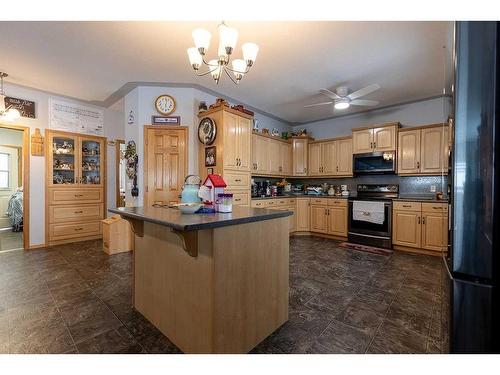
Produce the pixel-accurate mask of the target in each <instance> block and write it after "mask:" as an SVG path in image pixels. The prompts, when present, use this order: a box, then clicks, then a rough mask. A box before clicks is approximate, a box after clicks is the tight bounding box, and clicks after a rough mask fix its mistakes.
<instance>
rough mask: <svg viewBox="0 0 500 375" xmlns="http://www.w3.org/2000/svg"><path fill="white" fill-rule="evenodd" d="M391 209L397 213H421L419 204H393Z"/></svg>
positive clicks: (420, 204)
mask: <svg viewBox="0 0 500 375" xmlns="http://www.w3.org/2000/svg"><path fill="white" fill-rule="evenodd" d="M392 207H393V209H395V210H398V211H421V210H422V203H421V202H397V201H396V202H393V205H392Z"/></svg>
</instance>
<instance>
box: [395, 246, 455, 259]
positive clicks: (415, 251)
mask: <svg viewBox="0 0 500 375" xmlns="http://www.w3.org/2000/svg"><path fill="white" fill-rule="evenodd" d="M392 248H393V249H394V250H398V251H403V252H405V253H412V254H423V255H431V256H435V257H441V256H442V255H443V253H445V251H438V250H426V249H419V248H416V247H406V246H400V245H392Z"/></svg>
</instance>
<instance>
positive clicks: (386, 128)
mask: <svg viewBox="0 0 500 375" xmlns="http://www.w3.org/2000/svg"><path fill="white" fill-rule="evenodd" d="M398 128H399V123H389V124H385V125H379V126H375V127H370V128H360V129H353V131H352V141H353V150H352V153H353V154H365V153H370V152H378V151H394V150H396V141H397V132H398Z"/></svg>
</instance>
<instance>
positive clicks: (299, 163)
mask: <svg viewBox="0 0 500 375" xmlns="http://www.w3.org/2000/svg"><path fill="white" fill-rule="evenodd" d="M308 143H309V139H308V138H293V139H292V158H293V161H292V176H307V157H308V148H307V146H308Z"/></svg>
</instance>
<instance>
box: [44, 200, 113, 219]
mask: <svg viewBox="0 0 500 375" xmlns="http://www.w3.org/2000/svg"><path fill="white" fill-rule="evenodd" d="M103 215H104V205H103V204H102V203H101V204H91V205H85V206H83V205H72V206H49V220H50V223H66V222H68V221H89V220H100V219H103Z"/></svg>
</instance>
